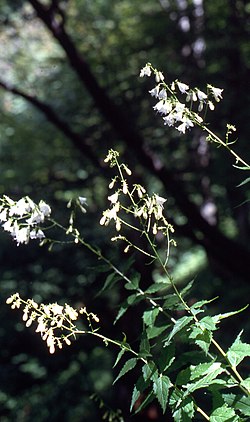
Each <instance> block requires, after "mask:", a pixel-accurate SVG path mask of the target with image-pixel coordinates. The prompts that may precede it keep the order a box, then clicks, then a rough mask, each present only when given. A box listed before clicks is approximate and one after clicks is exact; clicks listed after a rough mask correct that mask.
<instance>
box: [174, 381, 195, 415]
mask: <svg viewBox="0 0 250 422" xmlns="http://www.w3.org/2000/svg"><path fill="white" fill-rule="evenodd" d="M169 405H170V407H171V408H172V412H173V417H174V421H175V422H190V421H192V420H193V416H194V402H193V399H192V398H191V397H186V398H183V391H181V390H179V389H174V390H173V392H172V394H171V395H170V398H169Z"/></svg>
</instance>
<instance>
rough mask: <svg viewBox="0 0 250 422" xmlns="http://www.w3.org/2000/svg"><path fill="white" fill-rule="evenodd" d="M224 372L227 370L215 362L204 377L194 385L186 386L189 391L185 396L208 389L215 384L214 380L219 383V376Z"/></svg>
mask: <svg viewBox="0 0 250 422" xmlns="http://www.w3.org/2000/svg"><path fill="white" fill-rule="evenodd" d="M190 369H191V367H190ZM224 371H225V370H224V369H223V368H222V367H221V363H219V362H213V363H212V365H211V366H210V367H209V368H208V370H207V371H205V376H204V377H202V378H200V379H199V380H198V381H196V382H194V383H190V384H187V385H186V387H187V390H186V391H185V393H184V396H187V395H189V394H190V393H193V392H194V391H196V390H198V389H200V388H205V387H208V386H209V385H210V384H211V383H213V381H214V380H215V381H216V382H218V380H217V376H218V375H219V374H221V373H222V372H224ZM191 372H192V369H191Z"/></svg>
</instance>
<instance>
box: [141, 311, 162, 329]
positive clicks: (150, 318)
mask: <svg viewBox="0 0 250 422" xmlns="http://www.w3.org/2000/svg"><path fill="white" fill-rule="evenodd" d="M159 312H160V310H159V308H154V309H149V310H148V311H145V312H144V314H143V321H144V323H145V324H146V325H147V326H152V325H154V323H155V320H156V318H157V316H158V315H159Z"/></svg>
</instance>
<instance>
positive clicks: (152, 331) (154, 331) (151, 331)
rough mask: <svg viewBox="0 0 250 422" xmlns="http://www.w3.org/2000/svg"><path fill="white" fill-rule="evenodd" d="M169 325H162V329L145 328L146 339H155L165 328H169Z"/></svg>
mask: <svg viewBox="0 0 250 422" xmlns="http://www.w3.org/2000/svg"><path fill="white" fill-rule="evenodd" d="M169 327H170V325H163V326H162V327H147V329H146V332H147V337H148V339H149V340H150V339H152V338H155V337H158V336H159V335H160V334H161V333H163V331H165V330H167V328H169Z"/></svg>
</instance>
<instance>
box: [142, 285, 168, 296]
mask: <svg viewBox="0 0 250 422" xmlns="http://www.w3.org/2000/svg"><path fill="white" fill-rule="evenodd" d="M166 287H167V285H166V283H153V284H151V286H150V287H149V288H148V289H147V290H146V292H145V293H146V294H152V293H156V292H159V291H161V290H163V289H166Z"/></svg>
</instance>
